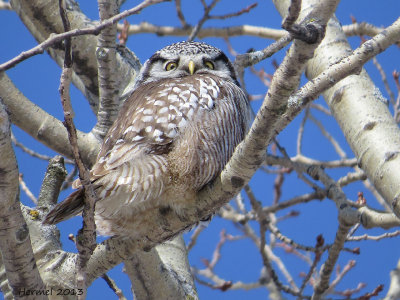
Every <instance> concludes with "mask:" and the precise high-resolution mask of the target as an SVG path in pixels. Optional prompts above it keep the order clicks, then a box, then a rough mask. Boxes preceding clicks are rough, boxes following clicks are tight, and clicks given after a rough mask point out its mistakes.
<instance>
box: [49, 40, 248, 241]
mask: <svg viewBox="0 0 400 300" xmlns="http://www.w3.org/2000/svg"><path fill="white" fill-rule="evenodd" d="M250 111H251V110H250V106H249V102H248V99H247V97H246V95H245V93H244V92H243V90H242V89H241V88H240V86H239V83H238V81H237V79H236V75H235V70H234V67H233V65H232V63H231V62H230V61H229V59H228V58H227V56H226V55H225V54H224V53H223V52H222V51H221V50H219V49H217V48H215V47H213V46H210V45H208V44H205V43H200V42H180V43H175V44H172V45H169V46H167V47H165V48H163V49H161V50H159V51H157V52H156V53H154V54H153V55H152V56H151V57H150V58H149V59H148V60H147V61H146V62H145V63H144V65H143V67H142V69H141V71H140V73H139V75H138V77H137V79H136V82H135V84H134V90H133V92H132V94H131V95H130V96H129V98H128V99H127V100H126V101H125V102H124V104H123V106H122V108H121V110H120V113H119V115H118V117H117V119H116V121H115V122H114V124H113V125H112V126H111V128H110V130H109V132H108V133H107V135H106V137H105V139H104V142H103V145H102V146H101V150H100V152H99V154H98V157H97V160H96V162H95V164H94V165H93V167H92V169H91V171H90V175H91V182H92V184H93V186H94V189H95V191H96V195H97V198H98V199H97V201H96V207H95V222H96V227H97V231H98V233H99V234H101V235H108V236H131V237H132V236H134V235H135V228H138V226H141V222H142V221H143V218H145V216H146V210H148V209H149V208H154V207H156V208H157V207H159V208H160V209H163V208H167V209H171V210H172V211H173V212H174V213H176V214H177V215H178V216H182V217H185V214H186V211H187V210H188V209H189V208H193V207H194V206H196V202H195V199H196V197H195V196H196V193H198V191H199V190H201V189H202V188H203V187H204V186H205V185H207V184H208V183H210V182H211V181H212V180H213V179H215V178H216V177H217V176H218V175H219V174H220V172H221V171H222V169H223V168H224V166H225V165H226V163H227V162H228V160H229V159H230V157H231V156H232V153H233V151H234V149H235V147H236V146H237V145H238V144H239V143H240V142H241V141H242V139H243V138H244V136H245V134H246V131H247V129H248V127H249V121H250ZM73 187H74V188H76V189H77V190H76V191H74V192H73V193H72V194H71V195H70V196H69V197H67V198H66V199H65V200H64V201H63V202H61V203H59V204H57V205H56V206H55V207H54V208H53V209H52V210H51V211H50V212H49V213H48V214H47V216H46V217H45V220H44V223H46V224H55V223H58V222H60V221H62V220H65V219H68V218H70V217H72V216H75V215H77V214H79V213H81V212H82V209H83V198H84V191H83V188H82V185H81V182H80V181H79V179H77V180H76V181H75V182H74V183H73Z"/></svg>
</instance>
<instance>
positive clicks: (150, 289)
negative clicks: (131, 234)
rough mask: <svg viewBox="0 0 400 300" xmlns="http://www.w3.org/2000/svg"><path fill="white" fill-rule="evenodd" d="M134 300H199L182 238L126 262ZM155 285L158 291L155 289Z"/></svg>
mask: <svg viewBox="0 0 400 300" xmlns="http://www.w3.org/2000/svg"><path fill="white" fill-rule="evenodd" d="M124 271H125V272H126V273H127V274H128V275H129V278H130V280H131V282H132V286H133V293H134V295H135V299H165V300H175V299H188V298H190V299H193V300H195V299H198V296H197V292H196V288H195V285H194V281H193V277H192V274H191V272H190V265H189V262H188V260H187V251H186V246H185V243H184V241H183V238H182V237H181V236H178V237H176V238H175V239H173V240H171V241H167V242H165V243H163V244H160V245H158V246H157V247H155V248H153V249H151V250H150V251H148V252H144V251H136V253H135V255H134V256H133V257H132V258H130V259H129V260H126V261H125V268H124ZM155 285H156V287H155Z"/></svg>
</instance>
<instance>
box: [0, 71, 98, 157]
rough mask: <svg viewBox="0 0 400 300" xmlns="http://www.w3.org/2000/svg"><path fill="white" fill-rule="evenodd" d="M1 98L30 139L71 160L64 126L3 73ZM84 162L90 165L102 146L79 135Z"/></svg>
mask: <svg viewBox="0 0 400 300" xmlns="http://www.w3.org/2000/svg"><path fill="white" fill-rule="evenodd" d="M0 98H2V99H3V101H4V104H5V105H6V106H7V110H8V111H9V113H10V119H11V122H12V123H13V124H15V125H17V126H18V127H20V128H21V129H22V130H24V131H25V132H26V133H28V134H29V135H30V136H32V137H33V138H35V139H36V140H38V141H39V142H41V143H42V144H44V145H46V146H48V147H49V148H51V149H53V150H55V151H57V152H58V153H60V154H62V155H65V156H67V157H70V158H71V157H72V151H71V146H70V144H69V141H68V135H67V130H66V129H65V127H64V125H63V124H62V122H61V121H60V120H58V119H56V118H54V117H53V116H52V115H50V114H48V113H47V112H45V111H44V110H43V109H41V108H40V107H38V106H37V105H36V104H34V103H32V102H31V101H30V100H29V99H27V98H26V97H25V96H24V95H23V94H22V93H21V92H20V91H19V90H18V89H17V87H15V85H14V84H13V83H12V81H11V80H10V78H9V77H8V76H7V75H6V74H5V73H4V72H2V73H0ZM77 134H78V143H79V148H80V150H81V153H82V158H83V160H84V161H85V162H86V163H87V164H89V165H91V164H92V163H93V162H94V159H95V158H96V156H97V153H98V151H99V146H100V145H99V142H98V141H97V139H96V138H95V137H94V136H93V135H92V134H86V133H83V132H80V131H78V132H77Z"/></svg>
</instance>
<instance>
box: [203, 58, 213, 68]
mask: <svg viewBox="0 0 400 300" xmlns="http://www.w3.org/2000/svg"><path fill="white" fill-rule="evenodd" d="M204 65H205V66H206V67H207V68H208V69H210V70H214V64H213V63H212V62H211V61H209V60H208V61H205V62H204Z"/></svg>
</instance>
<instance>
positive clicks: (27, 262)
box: [0, 98, 46, 299]
mask: <svg viewBox="0 0 400 300" xmlns="http://www.w3.org/2000/svg"><path fill="white" fill-rule="evenodd" d="M0 153H1V159H0V169H1V170H2V171H1V172H0V182H1V185H0V252H1V256H2V261H3V264H4V267H5V270H6V272H7V278H8V283H9V285H10V287H11V290H12V293H13V295H14V297H15V298H20V297H22V296H21V294H20V292H22V291H24V290H26V289H28V290H29V289H35V290H43V291H44V290H45V288H46V286H45V284H44V283H43V281H42V278H41V277H40V274H39V271H38V268H37V265H36V260H35V257H34V255H33V250H32V244H31V239H30V235H29V230H28V227H27V224H26V222H25V220H24V217H23V215H22V212H21V207H20V202H19V189H18V166H17V162H16V159H15V154H14V151H13V148H12V144H11V134H10V122H9V119H8V115H7V112H6V108H5V106H4V104H3V103H2V101H1V98H0ZM26 298H27V299H34V298H36V299H45V298H46V297H45V296H44V295H38V296H33V295H29V296H26Z"/></svg>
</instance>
